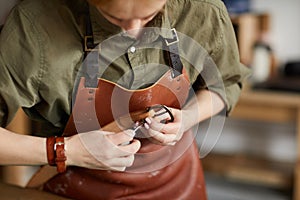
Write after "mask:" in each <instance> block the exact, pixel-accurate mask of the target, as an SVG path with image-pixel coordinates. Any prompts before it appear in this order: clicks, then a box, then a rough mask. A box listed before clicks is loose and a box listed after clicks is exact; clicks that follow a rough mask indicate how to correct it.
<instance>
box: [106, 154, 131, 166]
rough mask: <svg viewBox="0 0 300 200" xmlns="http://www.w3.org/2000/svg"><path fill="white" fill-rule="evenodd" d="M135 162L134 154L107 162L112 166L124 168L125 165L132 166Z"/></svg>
mask: <svg viewBox="0 0 300 200" xmlns="http://www.w3.org/2000/svg"><path fill="white" fill-rule="evenodd" d="M133 162H134V155H131V156H126V157H120V158H114V159H111V160H109V161H107V163H106V164H107V165H109V166H110V168H124V167H130V166H132V164H133Z"/></svg>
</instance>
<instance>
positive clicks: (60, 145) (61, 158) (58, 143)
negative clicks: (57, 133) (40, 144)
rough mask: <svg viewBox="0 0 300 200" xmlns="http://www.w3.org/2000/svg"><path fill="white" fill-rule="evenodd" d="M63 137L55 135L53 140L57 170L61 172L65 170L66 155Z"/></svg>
mask: <svg viewBox="0 0 300 200" xmlns="http://www.w3.org/2000/svg"><path fill="white" fill-rule="evenodd" d="M64 142H65V141H64V137H56V140H55V152H56V157H55V163H56V166H57V172H58V173H63V172H65V171H66V160H67V157H66V155H65V143H64Z"/></svg>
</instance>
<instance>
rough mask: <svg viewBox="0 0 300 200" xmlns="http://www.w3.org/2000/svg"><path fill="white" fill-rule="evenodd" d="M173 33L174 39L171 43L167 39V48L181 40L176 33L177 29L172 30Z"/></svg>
mask: <svg viewBox="0 0 300 200" xmlns="http://www.w3.org/2000/svg"><path fill="white" fill-rule="evenodd" d="M171 31H172V35H173V38H172V39H170V40H171V42H169V41H168V40H167V39H165V41H166V45H167V46H170V45H172V44H175V43H177V42H179V39H178V35H177V32H176V29H175V28H172V29H171Z"/></svg>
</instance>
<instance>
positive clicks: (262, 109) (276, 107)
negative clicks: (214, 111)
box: [218, 88, 300, 200]
mask: <svg viewBox="0 0 300 200" xmlns="http://www.w3.org/2000/svg"><path fill="white" fill-rule="evenodd" d="M232 117H233V118H238V119H243V120H254V121H255V120H256V121H262V122H275V123H291V122H292V124H294V125H295V127H296V133H295V141H296V143H297V149H296V151H297V158H296V162H295V163H294V164H293V165H292V180H293V182H292V185H291V188H293V192H294V193H293V199H294V200H300V190H299V188H300V93H296V92H295V93H293V92H280V91H272V90H254V89H251V88H247V89H245V90H244V91H242V94H241V97H240V99H239V102H238V104H237V106H236V108H235V109H234V111H233V113H232ZM218 159H221V158H218ZM224 163H226V165H227V164H230V161H227V162H224ZM255 163H256V164H257V163H259V162H255ZM285 164H286V163H285ZM273 165H274V163H272V162H270V163H269V164H266V165H260V166H259V167H257V166H256V167H255V166H253V167H248V165H247V166H243V167H241V165H240V163H239V162H238V163H237V168H234V167H231V168H230V171H229V172H227V175H229V174H230V175H231V176H235V177H239V178H240V179H247V180H250V179H251V178H253V179H255V180H256V181H258V182H259V179H261V180H260V182H265V183H266V184H270V185H272V184H273V185H274V186H276V185H277V186H285V185H286V186H288V183H289V175H288V176H285V175H284V174H282V173H280V172H281V171H280V170H279V173H278V171H277V170H274V169H272V166H273ZM249 166H250V165H249ZM265 177H268V178H265ZM286 177H287V178H288V179H287V178H286Z"/></svg>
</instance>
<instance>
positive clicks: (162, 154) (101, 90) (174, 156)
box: [44, 71, 206, 200]
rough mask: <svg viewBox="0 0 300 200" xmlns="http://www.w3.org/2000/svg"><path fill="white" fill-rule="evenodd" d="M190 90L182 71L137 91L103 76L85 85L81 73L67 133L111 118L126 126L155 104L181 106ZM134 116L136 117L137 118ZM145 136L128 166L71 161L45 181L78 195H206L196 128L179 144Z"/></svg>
mask: <svg viewBox="0 0 300 200" xmlns="http://www.w3.org/2000/svg"><path fill="white" fill-rule="evenodd" d="M188 92H189V81H188V79H187V78H186V76H185V75H184V74H182V75H180V76H178V77H176V78H175V79H173V78H172V77H171V72H170V71H169V72H167V73H166V74H165V75H164V76H163V77H162V78H161V79H160V80H159V81H158V82H157V83H155V84H154V85H153V86H151V87H149V88H146V89H141V90H134V91H133V90H127V89H124V88H122V87H120V86H118V85H115V84H114V83H111V82H109V81H105V80H102V79H101V80H100V81H99V84H98V88H96V89H90V88H85V87H84V78H82V80H81V82H80V85H79V88H78V92H77V97H76V102H75V105H74V108H73V113H72V117H70V120H69V122H68V124H67V127H66V129H65V135H64V136H71V135H73V134H76V133H80V132H86V131H90V130H95V129H99V128H101V127H102V128H105V126H106V125H109V124H110V123H112V122H113V123H115V124H117V126H118V127H119V128H120V130H122V129H123V128H124V125H120V118H122V116H126V115H127V116H128V115H129V116H131V114H130V113H134V112H143V111H145V110H146V108H147V107H149V106H152V105H155V104H164V105H166V106H169V107H174V108H179V109H180V108H182V106H183V105H184V103H185V101H186V99H187V96H188ZM131 121H132V123H134V119H132V120H131ZM121 124H122V123H121ZM128 124H129V125H130V124H131V122H130V120H129V123H128ZM114 127H115V125H114ZM140 140H141V143H142V147H141V149H140V150H139V152H138V153H137V154H136V155H135V162H134V164H133V166H132V167H130V168H128V169H127V170H126V172H113V171H107V170H92V169H86V168H80V167H68V168H67V171H66V173H63V174H58V175H56V176H55V177H53V178H52V179H50V180H49V181H48V182H47V183H45V184H44V190H46V191H50V192H53V193H56V194H59V195H62V196H66V197H69V198H73V199H90V200H93V199H191V200H194V199H197V200H198V199H199V200H206V192H205V182H204V177H203V171H202V167H201V163H200V160H199V154H198V150H197V145H196V143H195V141H194V135H193V133H192V131H188V132H186V133H185V134H184V136H183V138H182V139H181V140H180V141H179V142H178V143H177V144H176V145H175V146H161V145H156V144H154V143H152V142H151V140H149V139H140ZM99 145H101V144H99Z"/></svg>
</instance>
